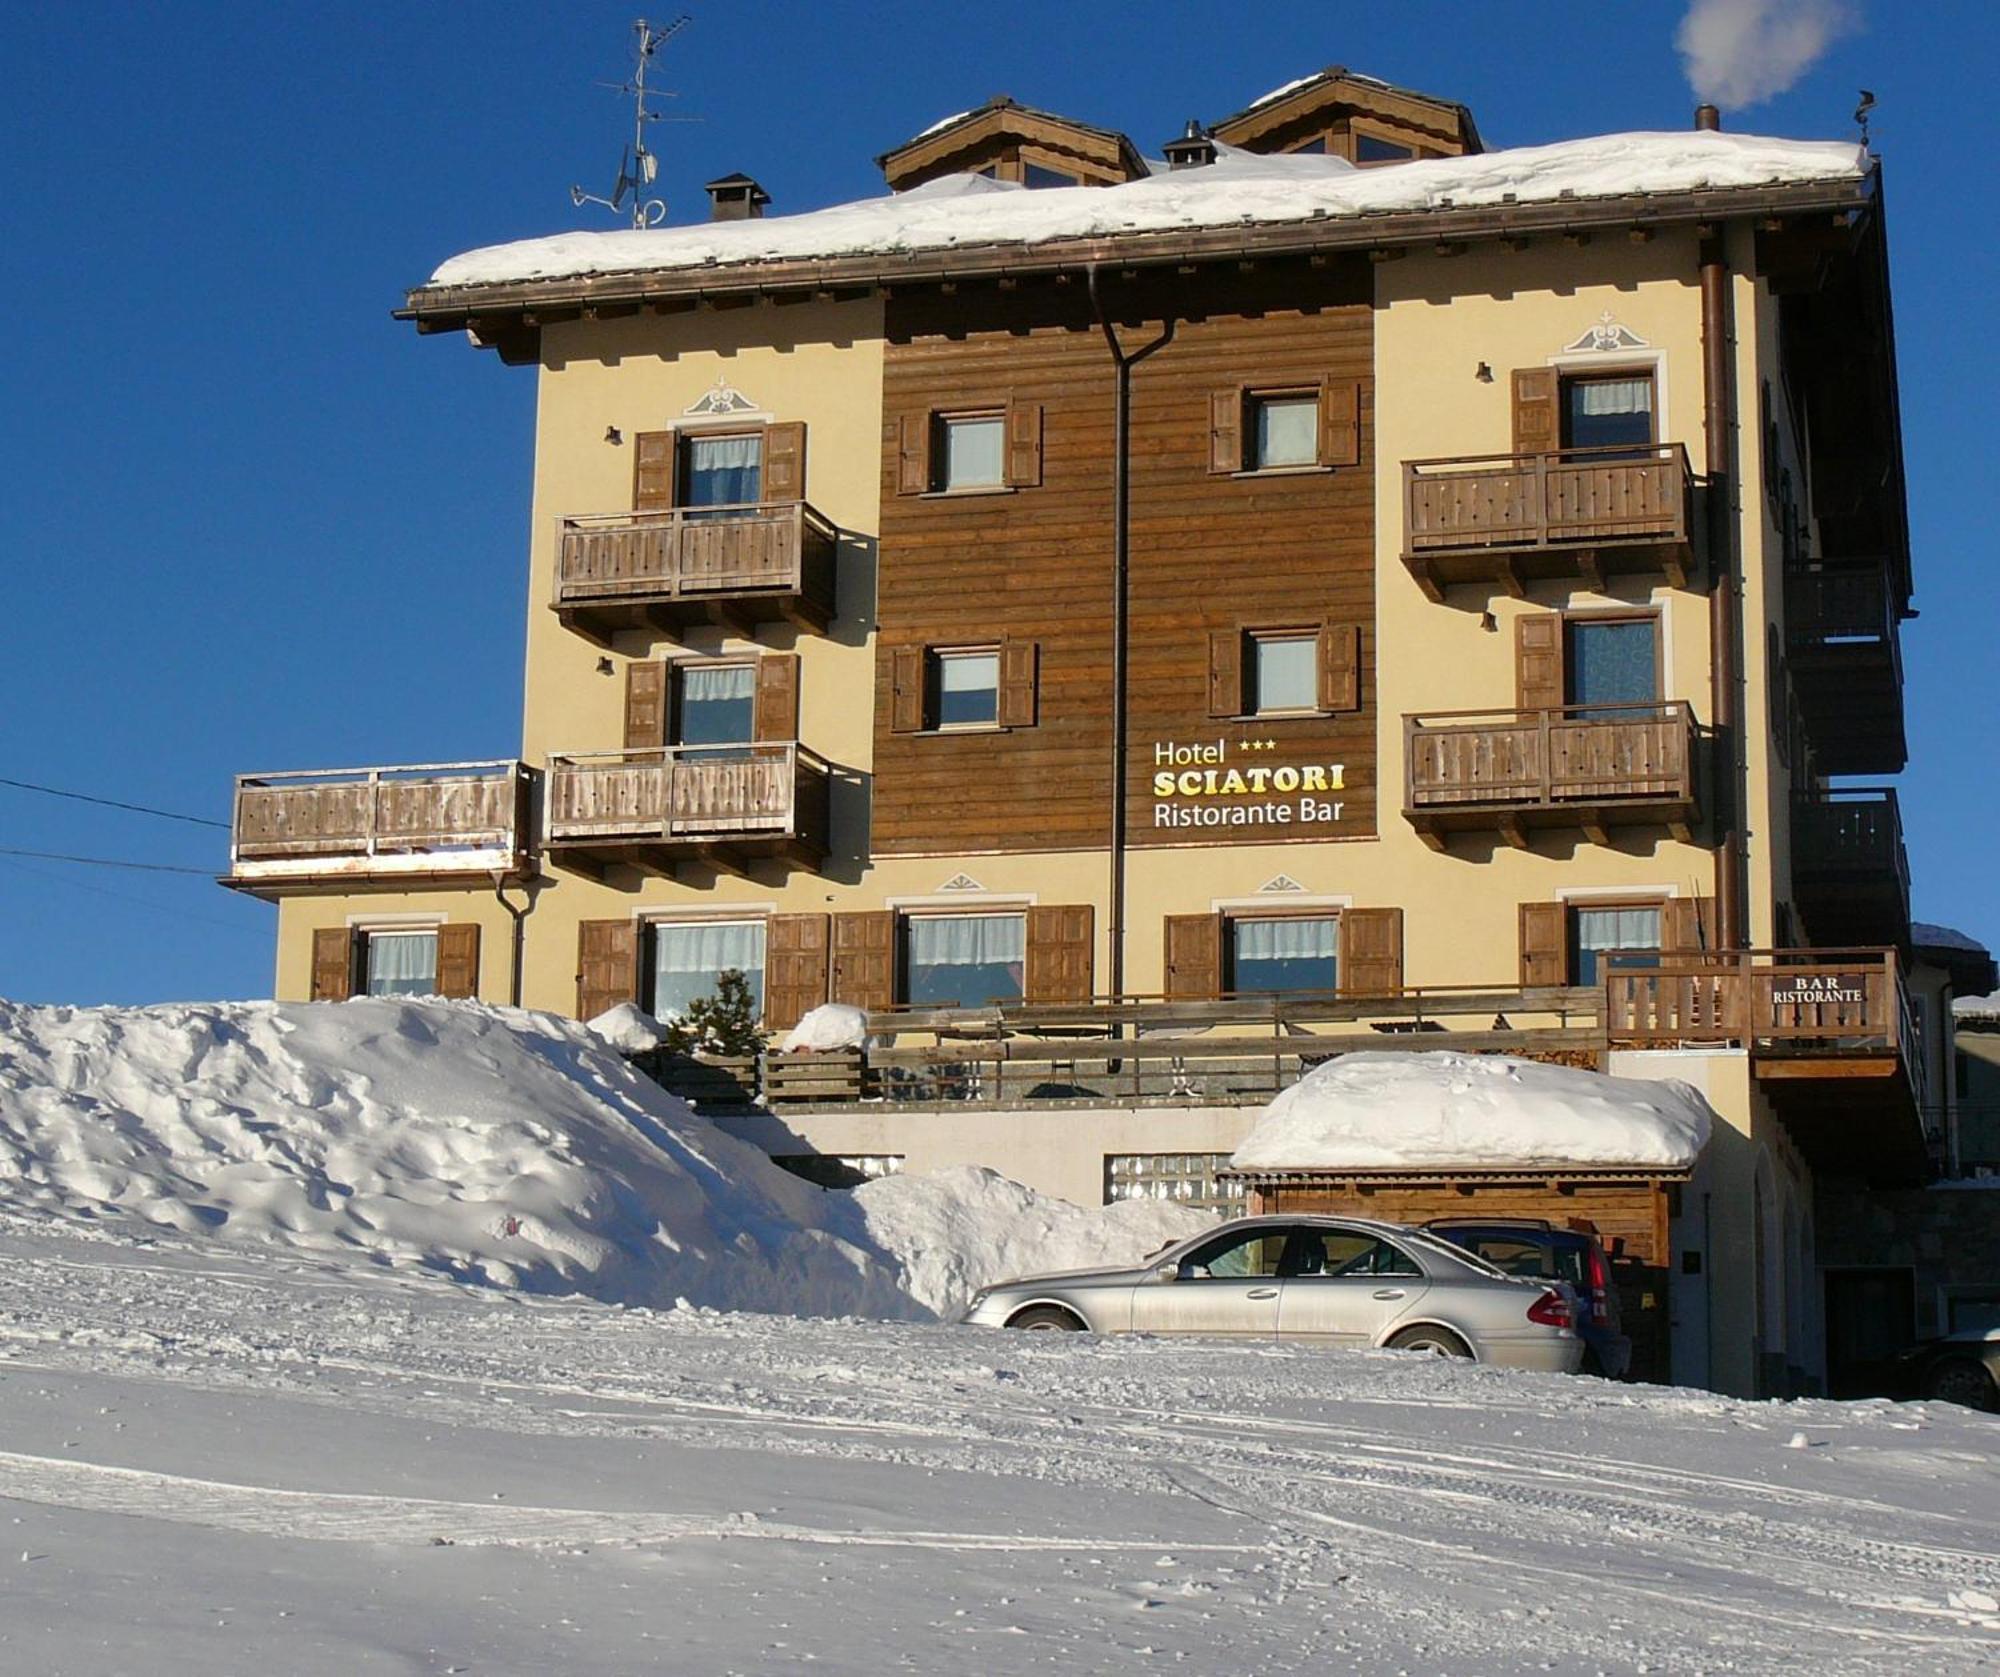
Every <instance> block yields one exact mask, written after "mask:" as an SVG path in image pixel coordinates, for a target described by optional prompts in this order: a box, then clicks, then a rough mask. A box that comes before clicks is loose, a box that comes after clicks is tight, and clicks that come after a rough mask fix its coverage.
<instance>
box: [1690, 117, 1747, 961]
mask: <svg viewBox="0 0 2000 1677" xmlns="http://www.w3.org/2000/svg"><path fill="white" fill-rule="evenodd" d="M1694 125H1695V127H1696V128H1698V129H1705V130H1714V129H1719V128H1720V127H1721V126H1722V117H1721V114H1720V113H1719V112H1718V111H1717V110H1716V108H1715V107H1714V106H1713V105H1701V106H1698V107H1697V108H1696V110H1695V113H1694ZM1726 238H1727V228H1726V227H1724V226H1723V225H1721V224H1717V225H1715V226H1713V227H1711V228H1710V229H1708V230H1707V231H1706V232H1704V233H1703V234H1702V238H1701V360H1702V393H1703V412H1702V442H1703V448H1704V452H1705V454H1706V456H1707V467H1708V562H1709V596H1708V613H1709V645H1710V649H1711V651H1710V664H1709V708H1710V713H1711V715H1712V717H1713V720H1714V727H1715V744H1716V753H1715V759H1716V760H1715V769H1716V773H1715V774H1714V776H1713V777H1712V785H1711V789H1710V796H1711V798H1712V799H1713V801H1714V805H1715V808H1714V811H1713V816H1712V819H1713V820H1714V823H1715V829H1714V830H1715V836H1716V847H1715V914H1716V927H1715V945H1716V947H1717V948H1718V949H1741V948H1743V947H1744V945H1745V943H1746V941H1747V938H1746V933H1747V927H1746V925H1745V919H1744V901H1743V898H1744V889H1743V887H1744V877H1743V813H1744V806H1745V804H1746V803H1747V801H1748V800H1747V798H1746V796H1745V784H1744V783H1745V769H1746V766H1747V765H1746V763H1745V759H1744V751H1743V726H1742V717H1741V714H1740V707H1739V703H1738V698H1739V695H1738V683H1739V680H1740V669H1741V665H1742V633H1743V610H1742V601H1741V597H1740V594H1739V579H1738V570H1739V566H1738V563H1737V553H1736V538H1737V530H1736V506H1735V502H1736V473H1735V470H1734V465H1735V435H1734V431H1733V428H1732V427H1733V423H1734V418H1735V406H1734V402H1733V400H1732V389H1731V377H1730V372H1731V369H1730V353H1731V349H1732V347H1733V346H1732V344H1731V331H1730V309H1729V254H1728V249H1727V246H1726V243H1725V240H1726Z"/></svg>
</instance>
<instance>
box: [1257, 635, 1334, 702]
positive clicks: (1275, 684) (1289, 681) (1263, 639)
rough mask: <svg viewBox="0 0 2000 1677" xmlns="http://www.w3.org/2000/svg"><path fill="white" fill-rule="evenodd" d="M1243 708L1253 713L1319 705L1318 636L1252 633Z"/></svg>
mask: <svg viewBox="0 0 2000 1677" xmlns="http://www.w3.org/2000/svg"><path fill="white" fill-rule="evenodd" d="M1246 673H1247V674H1248V676H1249V680H1248V682H1247V683H1246V684H1245V685H1246V686H1247V687H1248V688H1249V691H1248V692H1247V693H1246V694H1245V695H1244V708H1245V709H1246V710H1248V711H1249V712H1250V713H1251V714H1252V715H1255V716H1266V715H1269V714H1271V713H1273V712H1279V711H1292V710H1313V709H1315V708H1317V706H1318V704H1319V637H1318V636H1317V635H1313V634H1304V633H1293V634H1253V635H1252V636H1251V637H1250V667H1249V669H1248V671H1247V672H1246Z"/></svg>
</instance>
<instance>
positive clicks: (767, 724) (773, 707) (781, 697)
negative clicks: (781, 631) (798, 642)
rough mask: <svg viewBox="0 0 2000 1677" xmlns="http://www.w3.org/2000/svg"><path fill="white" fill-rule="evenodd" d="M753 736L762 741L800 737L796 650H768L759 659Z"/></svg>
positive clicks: (751, 721) (753, 704)
mask: <svg viewBox="0 0 2000 1677" xmlns="http://www.w3.org/2000/svg"><path fill="white" fill-rule="evenodd" d="M750 737H751V738H752V739H753V740H757V741H759V742H760V743H761V742H765V741H769V742H773V743H776V742H780V741H789V740H795V739H797V738H798V737H799V655H798V654H797V653H796V652H767V653H765V654H764V655H763V657H761V658H759V659H758V660H757V694H756V698H755V700H754V702H753V703H752V706H751V711H750Z"/></svg>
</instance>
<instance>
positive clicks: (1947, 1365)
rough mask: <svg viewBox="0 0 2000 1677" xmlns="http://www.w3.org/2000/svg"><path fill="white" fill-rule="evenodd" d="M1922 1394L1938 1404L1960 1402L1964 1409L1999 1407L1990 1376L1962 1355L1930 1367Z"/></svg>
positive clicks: (1997, 1391) (1997, 1396)
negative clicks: (1932, 1367)
mask: <svg viewBox="0 0 2000 1677" xmlns="http://www.w3.org/2000/svg"><path fill="white" fill-rule="evenodd" d="M1924 1396H1926V1397H1930V1398H1936V1399H1937V1401H1938V1402H1940V1403H1962V1404H1964V1405H1965V1407H1966V1408H1967V1409H1984V1410H1988V1411H1992V1410H1996V1409H2000V1390H1996V1389H1995V1387H1994V1384H1993V1376H1992V1375H1990V1374H1988V1373H1987V1372H1986V1370H1985V1369H1983V1368H1981V1367H1980V1366H1979V1364H1977V1363H1975V1362H1972V1361H1971V1360H1969V1359H1968V1358H1965V1357H1953V1358H1951V1359H1950V1361H1948V1362H1942V1363H1939V1364H1938V1365H1937V1367H1935V1368H1934V1369H1932V1370H1931V1373H1930V1378H1929V1379H1928V1380H1926V1381H1925V1382H1924Z"/></svg>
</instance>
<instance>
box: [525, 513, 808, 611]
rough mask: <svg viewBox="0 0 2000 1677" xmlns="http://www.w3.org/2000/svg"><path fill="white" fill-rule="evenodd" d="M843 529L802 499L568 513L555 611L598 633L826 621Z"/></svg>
mask: <svg viewBox="0 0 2000 1677" xmlns="http://www.w3.org/2000/svg"><path fill="white" fill-rule="evenodd" d="M838 543H839V533H838V531H836V529H835V528H834V526H833V525H832V524H831V523H829V522H828V521H827V520H826V519H825V518H824V517H822V516H821V515H820V514H819V513H818V512H816V511H815V510H814V509H813V508H812V507H811V506H809V505H807V504H806V503H805V502H803V501H764V502H758V503H756V504H754V505H748V506H740V507H723V508H713V507H704V508H700V509H695V510H671V509H670V510H665V511H654V512H633V513H614V514H608V515H605V516H601V517H592V518H566V519H564V520H563V523H562V540H561V542H560V544H559V546H558V549H557V554H556V582H555V599H554V601H553V604H554V607H555V610H556V611H557V612H558V613H559V614H560V615H561V617H562V619H563V621H564V622H565V623H567V624H569V625H570V626H571V627H573V628H576V629H578V630H580V631H582V632H584V633H586V634H589V635H591V636H593V637H594V638H597V639H600V640H601V639H603V638H605V637H606V636H608V635H610V634H611V633H613V632H614V631H616V630H619V629H635V628H656V629H664V630H668V631H672V630H676V629H680V628H683V627H685V626H686V625H688V624H690V623H707V622H717V623H726V624H728V625H730V626H731V627H733V628H736V629H738V630H740V631H741V632H744V633H748V632H749V631H750V630H751V629H752V628H754V626H755V625H756V624H758V623H770V622H775V621H778V620H780V619H782V620H785V621H789V622H793V623H797V624H799V625H801V626H802V627H809V628H812V629H824V628H825V627H826V626H827V624H828V622H829V621H831V619H832V617H833V612H834V565H835V553H836V550H837V547H838Z"/></svg>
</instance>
